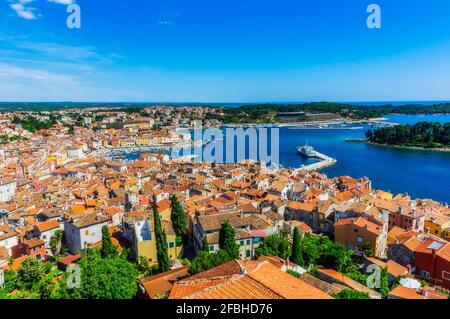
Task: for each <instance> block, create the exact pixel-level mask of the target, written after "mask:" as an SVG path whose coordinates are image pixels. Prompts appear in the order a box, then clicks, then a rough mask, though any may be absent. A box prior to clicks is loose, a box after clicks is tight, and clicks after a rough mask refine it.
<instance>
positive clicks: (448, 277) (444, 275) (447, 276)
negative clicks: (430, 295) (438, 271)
mask: <svg viewBox="0 0 450 319" xmlns="http://www.w3.org/2000/svg"><path fill="white" fill-rule="evenodd" d="M442 279H445V280H447V281H450V272H448V271H445V270H443V271H442Z"/></svg>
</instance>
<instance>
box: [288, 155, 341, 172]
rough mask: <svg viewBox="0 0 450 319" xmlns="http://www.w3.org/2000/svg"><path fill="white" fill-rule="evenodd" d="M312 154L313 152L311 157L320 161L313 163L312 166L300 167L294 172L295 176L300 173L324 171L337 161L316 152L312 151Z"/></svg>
mask: <svg viewBox="0 0 450 319" xmlns="http://www.w3.org/2000/svg"><path fill="white" fill-rule="evenodd" d="M313 152H314V156H313V157H315V158H318V159H320V161H319V162H317V163H314V164H310V165H303V166H301V167H300V168H298V169H296V170H295V171H294V173H295V174H297V173H298V172H300V171H307V172H311V171H318V170H321V169H324V168H326V167H329V166H333V165H335V164H336V163H337V160H336V159H335V158H332V157H329V156H327V155H325V154H322V153H319V152H317V151H313Z"/></svg>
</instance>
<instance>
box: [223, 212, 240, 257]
mask: <svg viewBox="0 0 450 319" xmlns="http://www.w3.org/2000/svg"><path fill="white" fill-rule="evenodd" d="M219 247H220V249H223V250H225V251H226V252H227V253H228V255H230V257H231V258H233V259H239V246H238V245H237V244H236V232H235V230H234V228H233V226H231V224H230V222H229V221H225V222H224V223H223V224H222V227H221V228H220V232H219Z"/></svg>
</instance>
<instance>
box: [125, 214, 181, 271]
mask: <svg viewBox="0 0 450 319" xmlns="http://www.w3.org/2000/svg"><path fill="white" fill-rule="evenodd" d="M161 227H162V229H164V232H165V234H166V242H167V252H168V256H169V259H170V261H173V260H175V259H177V258H178V257H179V256H180V254H181V252H182V250H183V246H182V245H180V246H177V245H176V235H175V231H174V230H173V227H172V223H171V222H170V221H166V220H163V221H161ZM123 235H124V237H125V238H126V239H127V240H128V241H130V242H131V244H132V249H133V252H134V255H135V257H140V256H142V257H145V258H146V259H147V260H148V261H149V263H150V264H152V265H156V264H157V263H158V258H157V250H156V236H155V227H154V223H153V218H150V219H148V218H146V217H143V216H135V217H126V218H125V219H124V221H123Z"/></svg>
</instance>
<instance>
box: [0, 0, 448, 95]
mask: <svg viewBox="0 0 450 319" xmlns="http://www.w3.org/2000/svg"><path fill="white" fill-rule="evenodd" d="M70 2H76V3H77V4H78V5H79V6H80V8H81V24H82V25H81V29H79V30H75V29H68V28H67V27H66V18H67V16H68V13H66V6H67V4H68V3H70ZM370 3H377V4H379V5H380V7H381V10H382V15H381V18H382V28H381V29H376V30H375V29H368V28H367V26H366V19H367V16H368V14H367V13H366V8H367V6H368V5H369V4H370ZM449 57H450V1H448V0H428V1H425V0H414V1H410V0H370V1H365V0H258V1H257V0H166V1H160V0H132V1H119V0H76V1H74V0H0V101H130V102H134V101H146V102H152V101H172V102H187V101H192V102H193V101H198V102H273V101H285V102H288V101H319V100H320V101H323V100H327V101H399V100H400V101H405V100H410V101H420V100H450V58H449Z"/></svg>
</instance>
